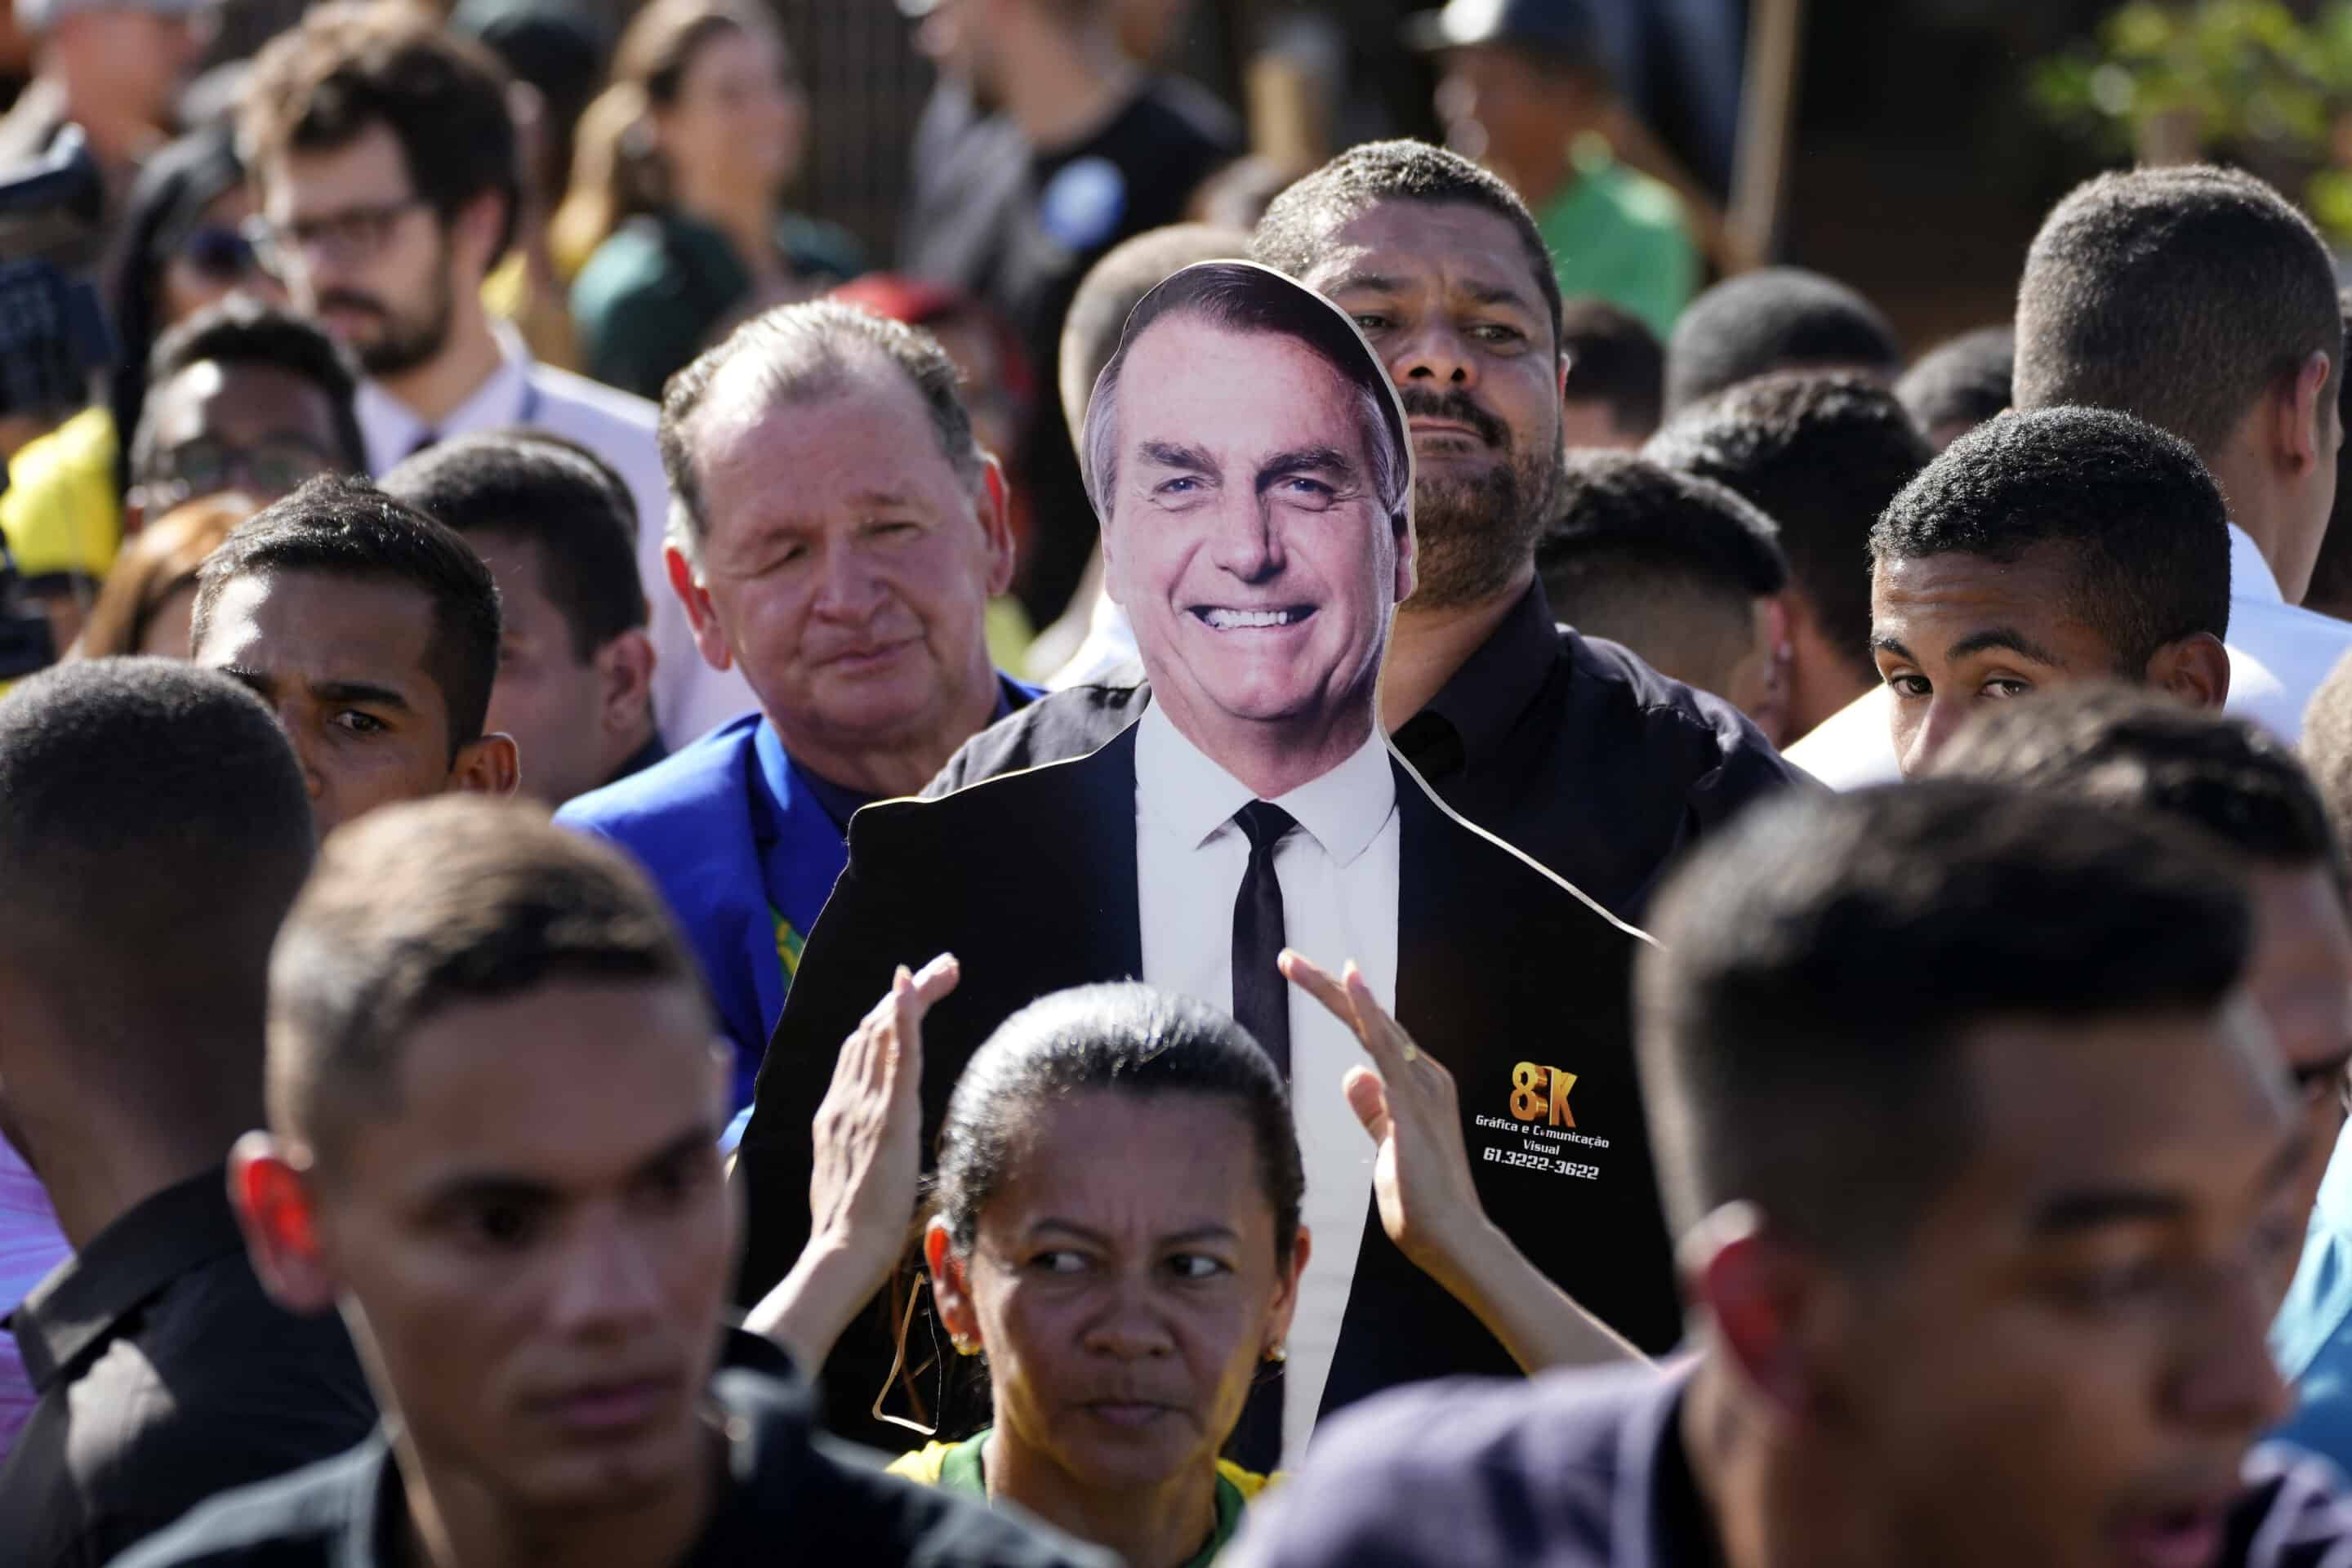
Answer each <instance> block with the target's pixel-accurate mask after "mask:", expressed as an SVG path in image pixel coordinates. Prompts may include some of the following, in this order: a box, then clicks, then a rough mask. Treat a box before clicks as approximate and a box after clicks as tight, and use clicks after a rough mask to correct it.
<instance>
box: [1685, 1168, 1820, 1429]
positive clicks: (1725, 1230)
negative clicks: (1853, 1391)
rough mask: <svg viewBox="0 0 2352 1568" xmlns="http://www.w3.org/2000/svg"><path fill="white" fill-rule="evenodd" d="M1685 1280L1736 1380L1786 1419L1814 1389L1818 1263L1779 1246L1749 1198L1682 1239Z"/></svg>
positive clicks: (1799, 1412) (1805, 1405)
mask: <svg viewBox="0 0 2352 1568" xmlns="http://www.w3.org/2000/svg"><path fill="white" fill-rule="evenodd" d="M1682 1252H1683V1259H1682V1268H1683V1278H1684V1288H1685V1294H1686V1295H1687V1296H1688V1298H1689V1300H1690V1302H1691V1305H1692V1306H1693V1308H1695V1309H1696V1310H1702V1311H1704V1312H1705V1313H1706V1316H1707V1318H1708V1320H1709V1321H1710V1323H1711V1324H1712V1327H1713V1330H1714V1332H1715V1334H1716V1337H1717V1340H1718V1341H1719V1342H1721V1344H1722V1346H1723V1348H1724V1352H1725V1355H1726V1357H1727V1360H1728V1362H1729V1363H1730V1364H1731V1366H1732V1367H1733V1368H1734V1370H1735V1371H1736V1372H1737V1373H1738V1375H1739V1377H1740V1379H1741V1380H1742V1381H1743V1382H1745V1383H1747V1384H1748V1385H1749V1386H1750V1387H1752V1388H1753V1389H1755V1390H1756V1391H1757V1392H1758V1393H1759V1394H1761V1395H1763V1397H1764V1398H1765V1400H1766V1401H1767V1402H1768V1403H1769V1404H1771V1405H1775V1406H1777V1407H1778V1408H1779V1409H1780V1410H1781V1411H1782V1412H1784V1413H1786V1414H1787V1415H1790V1416H1791V1417H1796V1416H1800V1415H1802V1413H1803V1412H1804V1411H1805V1410H1806V1409H1807V1408H1808V1407H1810V1406H1811V1405H1812V1403H1813V1402H1814V1399H1815V1397H1816V1395H1817V1394H1818V1393H1819V1384H1820V1379H1821V1370H1820V1369H1819V1368H1818V1367H1816V1366H1815V1365H1814V1364H1813V1356H1812V1354H1811V1345H1810V1343H1809V1331H1810V1330H1811V1327H1812V1325H1811V1324H1810V1323H1809V1322H1808V1321H1807V1320H1808V1315H1809V1314H1810V1313H1811V1312H1812V1311H1813V1310H1815V1308H1816V1306H1817V1299H1818V1296H1819V1294H1820V1292H1821V1291H1822V1289H1824V1285H1823V1282H1822V1279H1821V1278H1820V1270H1819V1266H1818V1265H1817V1264H1815V1263H1814V1262H1813V1261H1812V1260H1811V1259H1810V1258H1804V1257H1801V1256H1800V1255H1799V1254H1798V1253H1796V1252H1795V1251H1794V1250H1793V1249H1791V1248H1790V1247H1786V1246H1784V1245H1783V1244H1782V1243H1781V1242H1780V1240H1779V1239H1778V1238H1777V1237H1774V1236H1773V1235H1772V1234H1771V1232H1770V1230H1769V1227H1768V1226H1766V1225H1765V1224H1764V1222H1763V1219H1762V1216H1761V1215H1759V1214H1758V1213H1757V1212H1756V1210H1755V1209H1754V1208H1753V1207H1752V1206H1751V1205H1747V1204H1731V1205H1726V1206H1725V1207H1723V1208H1721V1209H1718V1210H1717V1211H1716V1212H1715V1213H1714V1214H1711V1215H1708V1216H1707V1217H1706V1219H1704V1220H1702V1221H1700V1222H1699V1224H1698V1226H1696V1228H1695V1229H1693V1230H1692V1232H1691V1233H1690V1235H1689V1236H1687V1237H1685V1238H1684V1241H1683V1247H1682Z"/></svg>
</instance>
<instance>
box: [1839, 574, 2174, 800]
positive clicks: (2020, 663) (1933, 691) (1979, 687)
mask: <svg viewBox="0 0 2352 1568" xmlns="http://www.w3.org/2000/svg"><path fill="white" fill-rule="evenodd" d="M2077 571H2078V567H2077V564H2076V562H2075V558H2074V555H2073V553H2072V552H2070V551H2068V550H2067V549H2066V547H2065V546H2063V544H2055V543H2052V544H2041V545H2036V546H2034V547H2033V548H2032V549H2030V550H2028V551H2026V552H2025V553H2024V554H2022V555H2021V556H2020V557H2019V558H2018V559H2017V560H2015V561H2011V562H2000V561H1993V560H1989V559H1987V558H1986V557H1984V556H1981V555H1968V554H1963V553H1960V552H1948V553H1946V554H1942V555H1927V556H1919V557H1915V558H1913V559H1910V560H1889V561H1882V562H1880V563H1878V564H1877V565H1876V567H1874V569H1873V571H1872V573H1871V586H1870V638H1871V654H1872V657H1873V658H1875V659H1876V660H1877V662H1878V673H1879V676H1880V677H1881V679H1884V680H1885V682H1886V685H1887V688H1888V689H1889V690H1891V691H1892V692H1893V693H1894V697H1895V700H1894V702H1893V704H1892V705H1891V708H1892V713H1893V723H1894V730H1895V757H1896V759H1897V760H1898V761H1899V762H1900V763H1902V767H1903V773H1904V776H1905V777H1906V778H1916V777H1917V776H1918V775H1919V774H1920V773H1925V772H1926V771H1927V764H1928V763H1929V762H1930V761H1932V760H1933V759H1934V757H1935V755H1936V753H1937V752H1940V751H1942V750H1943V748H1944V746H1945V745H1946V743H1947V742H1949V741H1950V740H1951V738H1952V737H1953V736H1954V735H1956V734H1958V732H1959V731H1960V729H1961V727H1962V726H1963V725H1965V724H1966V723H1967V722H1968V721H1969V719H1970V718H1971V717H1973V716H1974V715H1975V714H1976V713H1977V712H1978V711H1979V709H1980V708H1981V707H1982V706H1983V705H1984V704H1985V703H1988V702H2004V701H2007V700H2010V699H2011V698H2015V697H2023V696H2026V695H2028V694H2029V693H2031V692H2033V691H2035V690H2038V689H2041V688H2042V687H2045V686H2059V685H2063V684H2065V683H2066V682H2068V681H2074V680H2087V679H2095V678H2099V677H2105V678H2109V679H2114V678H2116V677H2119V676H2120V677H2122V678H2124V679H2137V677H2138V672H2137V671H2128V670H2124V669H2122V668H2119V663H2120V656H2118V654H2117V653H2116V648H2115V647H2114V645H2113V644H2111V643H2110V642H2108V640H2107V639H2106V637H2105V636H2103V635H2102V634H2100V633H2099V632H2097V631H2095V630H2094V629H2092V627H2090V626H2087V625H2085V624H2084V622H2083V621H2082V620H2081V619H2080V618H2079V617H2077V616H2075V614H2074V605H2075V602H2076V599H2077V595H2078V593H2079V587H2078V584H2077V575H2076V574H2077Z"/></svg>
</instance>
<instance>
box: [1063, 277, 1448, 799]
mask: <svg viewBox="0 0 2352 1568" xmlns="http://www.w3.org/2000/svg"><path fill="white" fill-rule="evenodd" d="M1106 417H1110V418H1113V419H1115V421H1116V434H1117V438H1118V463H1117V470H1116V479H1117V486H1118V490H1117V494H1116V495H1115V496H1113V497H1112V499H1111V503H1110V506H1111V510H1110V516H1109V517H1108V519H1106V520H1105V525H1104V528H1103V556H1104V562H1105V566H1106V583H1107V585H1108V590H1109V593H1110V596H1111V597H1112V598H1113V599H1114V600H1116V601H1117V602H1118V605H1119V606H1120V607H1121V608H1122V609H1124V610H1126V612H1127V614H1128V616H1129V620H1131V621H1132V622H1133V623H1134V626H1135V637H1136V643H1137V646H1138V647H1139V649H1140V650H1141V652H1142V655H1143V662H1144V667H1145V668H1146V670H1147V671H1148V672H1149V673H1150V678H1151V689H1152V692H1153V700H1154V701H1156V702H1159V703H1160V705H1161V706H1163V707H1164V708H1166V709H1167V710H1168V714H1169V717H1170V718H1171V719H1172V720H1173V721H1175V723H1176V724H1177V726H1178V728H1179V729H1181V730H1182V731H1184V733H1185V734H1186V735H1187V736H1188V737H1189V738H1190V739H1191V740H1192V742H1193V743H1194V744H1195V745H1197V746H1199V747H1200V748H1201V749H1202V751H1204V752H1207V753H1208V754H1209V755H1210V756H1211V757H1212V758H1217V759H1221V760H1223V759H1225V758H1228V757H1230V756H1232V755H1233V754H1234V751H1235V750H1237V749H1238V750H1242V751H1245V752H1246V751H1252V750H1255V749H1257V748H1258V747H1259V746H1260V745H1261V743H1262V742H1260V740H1259V739H1258V738H1257V737H1260V736H1263V735H1265V734H1267V733H1271V732H1279V734H1280V735H1281V736H1282V737H1283V738H1284V739H1285V741H1286V742H1288V743H1291V744H1295V745H1296V746H1297V748H1299V749H1300V750H1302V751H1304V750H1307V749H1309V748H1314V749H1322V750H1326V751H1328V752H1329V754H1330V760H1331V761H1333V762H1335V763H1336V762H1337V761H1339V760H1341V759H1342V758H1344V757H1345V756H1346V755H1347V754H1348V752H1352V751H1353V750H1354V749H1355V747H1357V746H1360V745H1361V744H1362V743H1363V740H1364V737H1365V735H1366V734H1367V733H1368V732H1369V731H1368V728H1367V726H1368V725H1369V724H1370V721H1371V710H1372V701H1373V693H1374V687H1375V685H1376V684H1377V682H1378V679H1379V677H1380V664H1381V650H1382V649H1383V647H1385V646H1386V644H1387V639H1388V629H1389V616H1390V612H1391V610H1392V609H1393V608H1394V606H1395V605H1396V603H1397V601H1398V600H1399V599H1401V598H1402V597H1404V596H1405V595H1408V594H1410V593H1411V592H1412V539H1411V536H1410V534H1409V533H1407V532H1404V531H1400V530H1399V529H1397V528H1396V527H1394V526H1393V525H1392V523H1391V521H1390V518H1389V516H1388V514H1387V512H1386V511H1384V510H1382V508H1381V502H1380V500H1379V498H1378V495H1377V494H1376V492H1375V490H1374V488H1373V474H1372V458H1371V454H1370V451H1369V450H1368V449H1367V445H1366V442H1367V437H1368V432H1367V431H1366V429H1365V427H1364V426H1365V420H1366V415H1365V413H1364V410H1363V407H1362V400H1361V398H1360V395H1358V394H1357V392H1356V390H1355V388H1354V387H1352V386H1351V385H1350V384H1349V382H1348V380H1347V378H1346V377H1344V376H1342V375H1341V374H1339V372H1338V371H1337V370H1335V369H1333V368H1332V367H1331V365H1329V364H1328V363H1326V362H1325V361H1324V360H1323V359H1322V358H1321V357H1320V356H1319V355H1318V354H1317V353H1314V352H1313V351H1312V350H1310V349H1308V348H1307V347H1305V346H1304V345H1303V344H1300V343H1298V342H1296V341H1294V340H1292V339H1290V338H1287V337H1284V336H1281V335H1278V334H1276V333H1272V332H1252V333H1246V334H1244V333H1236V332H1231V331H1225V330H1224V329H1223V328H1221V327H1218V326H1215V325H1213V324H1211V323H1209V322H1207V321H1202V320H1201V319H1199V318H1198V317H1192V316H1181V315H1180V316H1171V317H1168V318H1165V319H1163V320H1161V321H1156V322H1154V323H1153V324H1152V325H1151V326H1150V328H1148V329H1146V331H1144V333H1143V335H1142V336H1141V337H1140V338H1139V339H1138V340H1137V341H1136V342H1134V343H1133V344H1132V345H1131V346H1130V347H1129V351H1128V355H1127V359H1126V362H1125V367H1124V369H1123V370H1122V371H1121V372H1120V376H1119V383H1118V393H1117V401H1116V403H1115V405H1113V408H1112V410H1111V411H1109V412H1108V414H1106ZM1226 765H1227V766H1228V767H1229V768H1230V767H1232V766H1233V765H1234V764H1233V763H1231V762H1230V761H1228V762H1227V763H1226Z"/></svg>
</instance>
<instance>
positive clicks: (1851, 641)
mask: <svg viewBox="0 0 2352 1568" xmlns="http://www.w3.org/2000/svg"><path fill="white" fill-rule="evenodd" d="M1643 456H1644V457H1648V458H1654V459H1656V460H1657V461H1658V462H1661V463H1664V464H1665V465H1666V466H1667V467H1668V468H1677V469H1680V470H1681V471H1682V472H1684V473H1686V474H1695V475H1696V476H1697V477H1698V478H1700V479H1713V480H1715V481H1716V482H1717V484H1721V485H1724V486H1727V487H1728V488H1729V489H1734V490H1737V491H1738V492H1739V494H1740V495H1742V496H1744V497H1746V498H1747V499H1748V500H1750V501H1752V502H1754V503H1755V505H1756V506H1757V507H1758V508H1759V509H1760V510H1762V511H1763V512H1764V514H1765V515H1766V516H1767V517H1769V518H1770V519H1771V520H1772V521H1774V522H1775V523H1778V524H1779V525H1780V549H1781V550H1782V552H1785V553H1786V554H1787V556H1788V558H1789V571H1790V575H1791V576H1792V577H1793V578H1795V580H1796V584H1797V586H1798V588H1799V589H1800V590H1801V592H1802V593H1803V595H1804V597H1805V603H1806V604H1807V605H1810V606H1811V609H1812V613H1813V616H1814V617H1815V618H1816V619H1817V620H1818V621H1819V622H1820V623H1821V627H1822V635H1823V636H1824V637H1827V638H1828V639H1829V642H1830V645H1831V647H1833V648H1835V649H1836V650H1837V652H1838V654H1839V656H1840V657H1841V658H1844V659H1845V660H1846V663H1847V666H1848V668H1850V669H1852V670H1853V673H1854V674H1855V676H1856V677H1857V679H1863V680H1865V681H1867V682H1869V683H1870V684H1871V685H1873V686H1875V685H1877V684H1878V667H1877V665H1876V664H1875V663H1874V661H1873V660H1872V658H1871V657H1870V531H1871V528H1872V527H1873V525H1874V524H1875V523H1876V522H1877V521H1878V518H1879V514H1880V513H1881V512H1883V511H1885V510H1886V503H1887V502H1889V501H1891V500H1894V499H1895V493H1896V492H1897V491H1899V490H1901V489H1902V488H1903V487H1904V486H1905V485H1907V484H1909V483H1910V482H1911V480H1912V479H1914V478H1915V477H1916V476H1917V474H1918V472H1919V470H1920V469H1921V468H1926V467H1927V459H1928V458H1930V457H1932V456H1934V454H1933V453H1931V452H1930V451H1929V450H1928V449H1927V439H1926V437H1922V436H1921V435H1920V434H1919V432H1918V430H1917V428H1916V426H1913V425H1912V423H1911V416H1909V415H1907V414H1906V413H1904V412H1903V405H1901V404H1899V403H1897V402H1895V395H1894V394H1893V393H1891V392H1889V391H1887V390H1886V389H1885V387H1883V386H1880V385H1879V384H1877V383H1875V382H1873V381H1869V380H1866V379H1864V378H1863V377H1861V376H1854V375H1826V374H1820V373H1818V372H1802V371H1800V372H1791V373H1788V374H1780V375H1769V376H1762V377H1759V378H1758V379H1757V380H1754V381H1749V382H1743V383H1741V384H1739V385H1738V386H1735V387H1732V388H1731V389H1730V390H1728V391H1727V392H1724V393H1722V394H1720V395H1717V397H1715V398H1714V399H1712V400H1710V401H1709V402H1706V403H1703V404H1700V405H1697V406H1696V407H1694V408H1690V409H1686V410H1685V411H1684V412H1683V413H1682V414H1681V415H1679V416H1676V417H1675V418H1674V419H1672V420H1670V421H1669V422H1668V423H1667V425H1666V427H1665V428H1664V429H1663V430H1661V431H1659V432H1658V434H1657V435H1656V437H1654V438H1653V439H1652V440H1651V442H1650V444H1649V445H1648V446H1647V447H1644V448H1643Z"/></svg>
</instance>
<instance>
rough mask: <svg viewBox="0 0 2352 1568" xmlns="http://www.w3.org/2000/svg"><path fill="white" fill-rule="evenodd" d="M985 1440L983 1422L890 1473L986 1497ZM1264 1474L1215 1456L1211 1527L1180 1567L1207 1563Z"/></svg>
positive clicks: (1203, 1567)
mask: <svg viewBox="0 0 2352 1568" xmlns="http://www.w3.org/2000/svg"><path fill="white" fill-rule="evenodd" d="M987 1443H988V1428H986V1427H984V1426H983V1427H982V1428H981V1429H980V1430H979V1431H977V1432H975V1433H973V1434H972V1435H971V1436H969V1437H966V1438H965V1439H964V1440H963V1441H962V1442H961V1443H929V1444H926V1445H924V1447H922V1448H921V1449H920V1450H919V1451H918V1452H916V1453H912V1454H907V1455H903V1456H901V1457H900V1458H898V1461H897V1462H896V1463H894V1464H892V1465H891V1467H890V1473H891V1474H892V1475H894V1476H904V1477H905V1478H906V1479H908V1480H911V1481H920V1482H922V1483H923V1484H924V1485H926V1486H934V1487H942V1488H945V1489H947V1490H949V1491H951V1492H962V1493H963V1494H965V1495H966V1496H967V1497H976V1498H978V1499H980V1500H982V1502H985V1501H987V1500H988V1476H987V1473H986V1471H985V1470H984V1469H983V1468H982V1459H981V1454H982V1449H983V1448H984V1447H986V1446H987ZM1268 1479H1269V1478H1268V1477H1265V1476H1261V1475H1257V1474H1255V1473H1254V1472H1252V1471H1249V1470H1244V1469H1243V1468H1241V1467H1240V1466H1238V1465H1236V1464H1234V1462H1233V1461H1232V1460H1230V1459H1219V1460H1218V1461H1217V1521H1216V1523H1215V1524H1214V1525H1213V1526H1212V1527H1211V1528H1210V1531H1209V1539H1208V1540H1207V1541H1205V1542H1202V1545H1201V1550H1200V1551H1198V1552H1194V1553H1193V1554H1192V1556H1191V1557H1189V1558H1187V1559H1185V1562H1184V1568H1209V1565H1210V1564H1211V1563H1214V1562H1215V1561H1216V1560H1217V1553H1218V1552H1223V1550H1224V1549H1225V1548H1226V1547H1227V1546H1228V1545H1230V1544H1232V1542H1233V1539H1234V1536H1235V1535H1237V1534H1239V1533H1240V1532H1241V1528H1242V1512H1243V1510H1244V1509H1246V1508H1247V1507H1248V1506H1249V1500H1250V1499H1251V1498H1253V1497H1255V1496H1256V1495H1257V1494H1258V1493H1259V1492H1261V1491H1263V1490H1264V1489H1265V1487H1266V1484H1267V1481H1268ZM1271 1479H1280V1477H1278V1476H1277V1477H1274V1478H1271Z"/></svg>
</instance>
